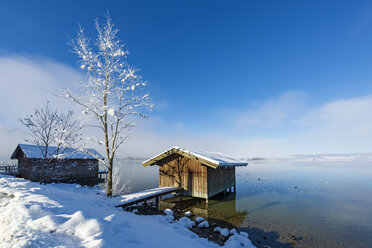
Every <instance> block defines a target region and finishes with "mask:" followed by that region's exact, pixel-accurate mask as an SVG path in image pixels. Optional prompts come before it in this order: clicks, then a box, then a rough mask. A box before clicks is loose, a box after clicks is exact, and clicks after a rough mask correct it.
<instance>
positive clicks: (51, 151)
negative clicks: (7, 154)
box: [11, 144, 104, 159]
mask: <svg viewBox="0 0 372 248" xmlns="http://www.w3.org/2000/svg"><path fill="white" fill-rule="evenodd" d="M20 151H22V152H23V153H24V154H25V156H26V157H27V158H38V159H43V158H44V155H43V151H45V147H44V146H38V145H27V144H19V145H18V146H17V148H16V149H15V151H14V152H13V154H12V156H11V159H15V158H17V156H18V153H19V152H20ZM84 151H86V152H84ZM84 151H83V150H77V149H74V148H69V147H63V148H60V150H59V152H58V147H56V146H49V147H48V155H47V157H48V158H59V159H104V157H103V156H102V155H101V154H99V153H98V152H97V151H96V150H94V149H84ZM57 153H58V154H57Z"/></svg>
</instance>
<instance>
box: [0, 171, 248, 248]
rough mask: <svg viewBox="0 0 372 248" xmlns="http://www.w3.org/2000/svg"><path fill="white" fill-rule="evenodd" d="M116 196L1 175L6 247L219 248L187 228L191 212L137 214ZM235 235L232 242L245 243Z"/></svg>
mask: <svg viewBox="0 0 372 248" xmlns="http://www.w3.org/2000/svg"><path fill="white" fill-rule="evenodd" d="M113 201H115V200H112V199H107V198H105V197H104V195H102V193H101V192H100V190H99V189H98V188H88V187H82V186H79V185H74V184H49V185H40V184H39V183H33V182H30V181H27V180H24V179H20V178H14V177H10V176H4V175H0V230H1V232H0V244H1V247H30V246H31V247H154V248H157V247H180V248H187V247H193V248H198V247H207V248H208V247H210V248H218V247H220V246H219V245H217V244H214V243H212V242H209V241H208V240H207V239H202V238H199V237H198V236H197V235H196V234H195V233H193V232H191V231H190V230H188V229H187V228H189V227H191V226H194V225H195V223H194V222H193V221H192V220H190V219H189V218H187V217H182V218H181V219H180V220H178V221H174V222H172V221H171V220H170V219H167V218H169V216H172V215H167V216H168V217H166V216H162V215H156V216H148V215H147V216H142V215H136V214H134V213H130V212H125V211H123V210H121V209H119V208H115V207H114V206H113V204H112V202H113ZM172 217H173V216H172ZM169 222H172V223H169ZM235 236H236V235H233V236H231V237H230V238H229V240H228V242H229V246H228V247H233V246H232V245H238V244H242V240H240V239H241V238H239V237H235ZM240 237H242V236H240ZM230 239H231V240H230ZM244 242H247V241H244ZM247 244H248V243H247ZM239 247H242V246H239ZM243 247H253V246H243Z"/></svg>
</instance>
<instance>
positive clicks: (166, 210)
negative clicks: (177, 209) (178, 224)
mask: <svg viewBox="0 0 372 248" xmlns="http://www.w3.org/2000/svg"><path fill="white" fill-rule="evenodd" d="M164 213H165V214H166V215H173V211H172V210H171V209H169V208H167V209H165V210H164Z"/></svg>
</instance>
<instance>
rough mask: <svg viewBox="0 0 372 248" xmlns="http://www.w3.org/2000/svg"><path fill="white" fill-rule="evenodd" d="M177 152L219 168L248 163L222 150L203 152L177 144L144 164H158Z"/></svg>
mask: <svg viewBox="0 0 372 248" xmlns="http://www.w3.org/2000/svg"><path fill="white" fill-rule="evenodd" d="M174 153H177V154H179V155H183V156H185V157H188V158H191V159H195V160H199V161H200V162H201V163H203V164H205V165H207V166H210V167H212V168H217V167H219V166H222V167H224V166H246V165H247V164H248V163H247V162H244V161H241V160H237V159H235V158H231V157H229V156H227V155H225V154H223V153H220V152H201V151H191V150H188V149H183V148H180V147H177V146H174V147H172V148H171V149H169V150H167V151H165V152H162V153H160V154H158V155H156V156H154V157H152V158H150V159H148V160H146V161H144V162H143V163H142V165H143V166H147V165H156V164H157V162H159V161H160V160H161V159H163V158H165V157H168V156H169V155H171V154H174Z"/></svg>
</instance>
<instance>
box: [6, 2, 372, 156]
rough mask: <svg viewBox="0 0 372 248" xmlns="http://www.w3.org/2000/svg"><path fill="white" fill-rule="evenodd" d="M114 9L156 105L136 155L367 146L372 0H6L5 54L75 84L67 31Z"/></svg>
mask: <svg viewBox="0 0 372 248" xmlns="http://www.w3.org/2000/svg"><path fill="white" fill-rule="evenodd" d="M106 11H109V12H110V16H111V17H112V19H113V22H114V23H115V24H116V26H117V27H118V28H119V29H120V33H119V37H120V38H121V39H122V40H123V41H124V42H125V43H126V45H127V46H126V48H127V49H128V50H129V51H130V55H129V57H128V61H129V63H130V64H131V65H133V66H135V67H137V68H140V69H141V74H142V75H143V76H144V78H145V79H146V80H148V81H149V83H150V88H149V90H150V93H151V95H152V98H153V101H154V103H155V104H156V109H155V111H154V113H153V116H152V117H153V120H152V121H150V122H148V123H143V124H142V129H141V130H138V133H137V135H134V137H133V141H132V145H129V146H130V147H126V149H124V150H126V151H130V152H129V153H128V154H130V155H132V154H138V153H140V151H139V150H141V149H142V150H143V148H142V147H144V146H149V147H157V148H149V149H148V150H146V151H148V153H149V154H151V153H152V152H155V151H158V149H159V150H161V149H163V148H166V147H167V146H171V145H185V146H192V147H196V148H200V149H204V150H208V149H209V150H213V149H214V150H216V149H218V150H221V151H227V152H230V153H233V154H235V155H236V156H244V155H246V156H255V155H264V156H270V155H273V156H278V155H288V154H293V153H318V152H367V151H369V147H371V145H372V144H371V143H372V142H370V141H369V140H371V138H372V134H371V133H372V128H369V124H372V121H371V120H370V118H368V117H366V116H368V115H369V114H372V112H371V109H372V105H371V104H372V100H371V95H370V92H372V82H371V78H372V56H371V55H372V3H371V2H369V1H63V2H62V1H61V2H52V1H32V2H31V1H2V2H1V4H0V30H1V34H2V35H1V39H0V57H1V58H2V59H3V63H6V64H7V65H9V64H11V63H10V61H11V62H14V63H15V64H16V65H17V63H20V64H22V65H23V66H26V65H27V66H29V67H32V66H34V67H35V68H36V67H37V68H38V70H39V69H40V70H45V68H49V69H50V67H48V66H46V64H48V65H50V66H52V67H53V69H50V70H51V71H55V73H54V74H55V75H59V74H61V75H63V76H61V77H62V78H63V80H62V79H61V77H59V76H55V75H54V76H52V77H53V79H52V81H53V80H54V81H55V82H51V84H53V86H56V87H57V86H58V85H60V84H62V85H63V84H68V82H67V80H66V78H68V79H70V78H73V77H74V76H75V74H78V73H79V72H78V67H77V66H76V61H77V60H76V57H75V55H74V54H72V53H70V52H69V47H68V45H67V42H68V41H69V37H74V36H75V30H76V28H77V25H78V24H80V25H82V26H83V27H84V28H85V29H86V31H87V33H88V35H92V36H93V35H94V26H93V19H94V18H96V17H98V18H99V19H100V20H102V21H103V20H104V15H105V13H106ZM34 67H32V68H34ZM17 68H20V66H18V67H17ZM61 68H63V69H61ZM38 70H36V71H38ZM65 70H67V71H68V72H69V73H65ZM74 70H76V71H74ZM7 71H11V70H10V69H8V70H7ZM44 72H45V71H44ZM6 73H7V72H3V78H2V81H1V82H0V84H1V87H2V88H3V89H7V90H8V91H10V89H11V87H10V86H9V84H8V83H7V82H6V81H7V80H6V79H7V78H8V77H7V75H4V74H6ZM67 74H68V75H70V76H71V77H70V76H68V75H67ZM9 77H11V75H9ZM27 78H32V77H29V76H28V77H26V79H25V80H26V81H27ZM31 82H33V81H32V80H30V82H29V83H28V86H30V84H32V83H31ZM15 83H17V82H15ZM54 83H55V84H54ZM35 84H37V83H36V81H35ZM46 84H47V83H46ZM38 87H39V86H38ZM43 87H45V85H43V86H40V90H41V89H43ZM34 88H35V87H34ZM36 88H37V87H36ZM34 90H35V89H34ZM5 91H6V90H5ZM4 94H5V93H4ZM14 95H16V94H14ZM28 97H30V98H32V99H35V97H32V96H28ZM2 101H4V100H2ZM2 104H4V102H2ZM23 109H24V108H23ZM9 111H10V110H7V111H5V110H3V111H0V114H1V115H0V124H1V125H3V126H4V127H7V128H16V127H15V125H16V124H14V123H15V122H14V121H13V120H16V119H17V118H15V117H16V116H17V115H18V116H22V115H24V114H26V113H27V111H25V113H23V112H22V111H21V113H19V112H16V110H14V111H13V112H15V114H13V115H9V114H8V113H7V112H9ZM18 111H19V110H18ZM370 121H371V122H370ZM367 124H368V125H367ZM17 128H18V127H17ZM332 132H334V133H332ZM136 137H137V138H136ZM134 140H136V141H134ZM136 142H138V143H136ZM159 142H160V144H159ZM216 144H218V145H216ZM133 147H137V148H133ZM139 147H141V149H140V148H139Z"/></svg>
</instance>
